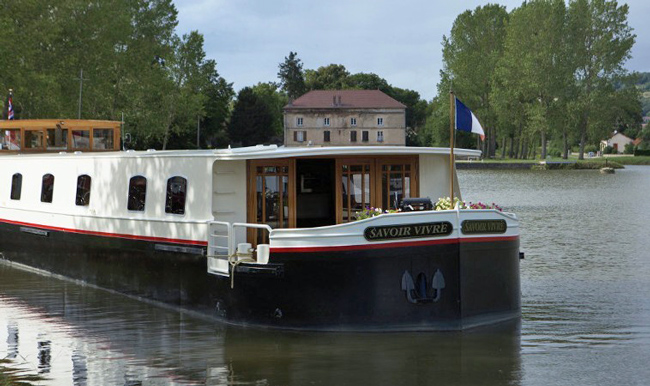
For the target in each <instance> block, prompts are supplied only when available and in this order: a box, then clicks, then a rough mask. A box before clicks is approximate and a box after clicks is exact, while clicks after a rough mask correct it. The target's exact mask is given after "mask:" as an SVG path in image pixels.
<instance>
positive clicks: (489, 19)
mask: <svg viewBox="0 0 650 386" xmlns="http://www.w3.org/2000/svg"><path fill="white" fill-rule="evenodd" d="M628 11H629V9H628V6H627V5H619V4H618V3H617V2H616V1H610V0H570V1H569V2H568V4H567V3H565V1H564V0H532V1H527V2H524V3H523V4H522V5H521V6H520V7H518V8H515V9H514V10H512V11H511V12H507V11H506V9H505V7H503V6H501V5H495V4H491V5H486V6H483V7H478V8H476V9H475V10H473V11H466V12H464V13H462V14H461V15H459V16H458V17H457V19H456V20H455V22H454V24H453V27H452V30H451V33H450V35H449V36H445V37H444V38H443V70H442V71H441V82H440V84H439V85H438V95H437V96H436V98H435V99H434V101H433V109H432V110H433V111H432V115H431V116H430V118H431V119H430V120H429V121H427V127H426V128H425V130H424V132H425V134H424V137H425V138H426V139H425V142H433V143H440V142H448V136H449V134H447V133H448V130H445V128H446V127H448V123H447V122H448V117H449V113H448V111H449V109H448V107H445V106H446V105H448V102H446V100H448V98H449V91H450V90H453V91H455V93H456V94H457V95H458V96H459V98H460V99H462V100H463V101H465V102H467V105H469V106H472V107H471V108H472V109H473V111H474V112H475V114H476V115H477V116H478V117H479V119H480V120H481V122H482V124H483V126H484V129H485V131H486V137H487V138H486V141H485V142H484V143H483V144H481V145H482V148H483V151H484V154H485V155H487V156H489V157H495V156H500V157H506V156H509V157H512V158H529V157H535V156H541V157H542V158H546V156H547V155H549V150H551V149H552V152H553V153H555V154H553V155H556V156H559V155H561V156H562V157H563V158H567V157H568V154H569V152H570V151H571V149H572V147H573V146H576V145H577V147H578V149H577V150H578V151H579V158H581V159H582V158H584V153H585V150H586V149H587V150H592V149H593V150H595V149H596V145H597V144H598V143H599V141H600V140H601V139H604V138H606V137H608V136H609V135H610V134H611V133H612V132H613V131H614V130H618V131H620V132H625V133H626V134H627V135H628V136H631V137H632V138H635V137H636V136H637V135H639V134H640V133H639V128H640V122H641V119H642V116H641V111H642V110H641V104H640V98H639V90H638V89H637V88H636V87H635V84H634V83H635V80H636V79H638V75H637V74H629V73H628V72H627V71H626V70H625V69H624V67H623V65H624V63H625V61H626V60H627V59H629V58H630V52H631V49H632V46H633V44H634V41H635V35H634V34H633V33H632V29H631V27H630V26H629V25H628V23H627V15H628ZM461 134H463V133H459V137H461V138H460V142H461V143H464V144H466V145H467V144H472V143H473V141H474V139H472V138H471V137H468V136H463V135H461ZM547 145H550V147H551V149H549V148H548V147H547Z"/></svg>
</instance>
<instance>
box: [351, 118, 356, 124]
mask: <svg viewBox="0 0 650 386" xmlns="http://www.w3.org/2000/svg"><path fill="white" fill-rule="evenodd" d="M356 125H357V119H356V118H350V126H356Z"/></svg>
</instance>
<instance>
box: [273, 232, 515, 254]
mask: <svg viewBox="0 0 650 386" xmlns="http://www.w3.org/2000/svg"><path fill="white" fill-rule="evenodd" d="M517 239H519V236H501V237H463V238H460V239H458V238H455V239H443V240H421V241H403V242H398V243H383V244H363V245H340V246H331V247H326V246H321V247H271V252H275V253H305V252H306V253H309V252H339V251H359V250H369V249H384V248H404V247H420V246H428V245H443V244H460V243H486V242H493V241H512V240H517Z"/></svg>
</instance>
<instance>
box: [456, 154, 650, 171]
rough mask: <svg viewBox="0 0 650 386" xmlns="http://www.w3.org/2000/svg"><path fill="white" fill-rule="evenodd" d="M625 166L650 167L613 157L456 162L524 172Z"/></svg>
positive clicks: (644, 160) (647, 161) (649, 160)
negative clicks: (522, 170)
mask: <svg viewBox="0 0 650 386" xmlns="http://www.w3.org/2000/svg"><path fill="white" fill-rule="evenodd" d="M625 165H650V157H647V156H643V157H634V156H615V157H593V158H589V159H585V160H578V159H577V157H576V158H569V159H568V160H565V159H561V158H554V159H549V160H546V161H540V160H511V159H505V160H500V159H485V160H478V161H476V160H467V161H461V160H459V161H456V168H457V169H459V170H465V169H473V170H475V169H524V170H582V169H592V170H599V169H601V168H604V167H611V168H614V169H623V168H624V167H625Z"/></svg>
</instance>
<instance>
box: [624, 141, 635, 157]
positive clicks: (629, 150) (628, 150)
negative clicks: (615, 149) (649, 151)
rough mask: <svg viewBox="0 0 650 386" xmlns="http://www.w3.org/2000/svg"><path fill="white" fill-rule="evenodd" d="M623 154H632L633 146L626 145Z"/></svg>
mask: <svg viewBox="0 0 650 386" xmlns="http://www.w3.org/2000/svg"><path fill="white" fill-rule="evenodd" d="M623 153H625V154H634V144H632V143H628V144H627V145H625V149H623Z"/></svg>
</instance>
